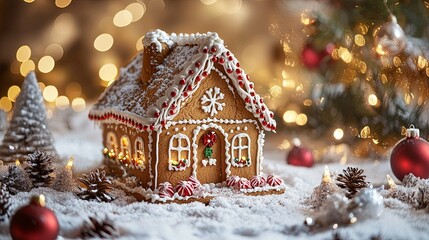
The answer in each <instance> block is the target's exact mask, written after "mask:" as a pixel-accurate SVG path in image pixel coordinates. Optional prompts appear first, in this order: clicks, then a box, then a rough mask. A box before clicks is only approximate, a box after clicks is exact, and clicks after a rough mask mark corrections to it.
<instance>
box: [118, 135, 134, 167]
mask: <svg viewBox="0 0 429 240" xmlns="http://www.w3.org/2000/svg"><path fill="white" fill-rule="evenodd" d="M130 154H131V144H130V138H129V137H128V136H127V135H123V136H122V137H121V152H120V153H118V159H119V160H120V161H122V162H123V163H128V162H129V161H130Z"/></svg>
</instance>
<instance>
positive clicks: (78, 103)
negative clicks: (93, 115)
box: [72, 97, 85, 112]
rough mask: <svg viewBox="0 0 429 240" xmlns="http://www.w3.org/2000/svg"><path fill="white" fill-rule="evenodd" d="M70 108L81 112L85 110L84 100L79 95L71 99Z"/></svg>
mask: <svg viewBox="0 0 429 240" xmlns="http://www.w3.org/2000/svg"><path fill="white" fill-rule="evenodd" d="M72 108H73V110H74V111H75V112H82V111H83V110H85V100H84V99H83V98H81V97H78V98H75V99H73V101H72Z"/></svg>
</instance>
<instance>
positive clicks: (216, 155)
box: [196, 128, 226, 183]
mask: <svg viewBox="0 0 429 240" xmlns="http://www.w3.org/2000/svg"><path fill="white" fill-rule="evenodd" d="M197 134H198V135H197V138H196V140H197V142H196V144H197V145H198V148H197V178H198V180H199V181H200V182H201V183H220V182H222V181H224V180H225V178H226V174H225V137H224V135H223V134H222V133H221V132H220V131H219V130H217V129H212V128H208V129H205V130H201V131H200V132H199V133H197Z"/></svg>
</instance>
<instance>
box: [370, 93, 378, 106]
mask: <svg viewBox="0 0 429 240" xmlns="http://www.w3.org/2000/svg"><path fill="white" fill-rule="evenodd" d="M368 103H369V105H371V106H375V105H377V104H378V98H377V96H375V94H370V95H369V96H368Z"/></svg>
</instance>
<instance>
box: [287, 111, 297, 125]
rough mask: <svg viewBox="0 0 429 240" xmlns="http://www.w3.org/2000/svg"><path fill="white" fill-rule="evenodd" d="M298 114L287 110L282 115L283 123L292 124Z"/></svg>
mask: <svg viewBox="0 0 429 240" xmlns="http://www.w3.org/2000/svg"><path fill="white" fill-rule="evenodd" d="M297 116H298V114H297V113H296V112H295V111H293V110H288V111H286V112H285V113H284V114H283V121H285V123H294V122H295V121H296V117H297Z"/></svg>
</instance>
